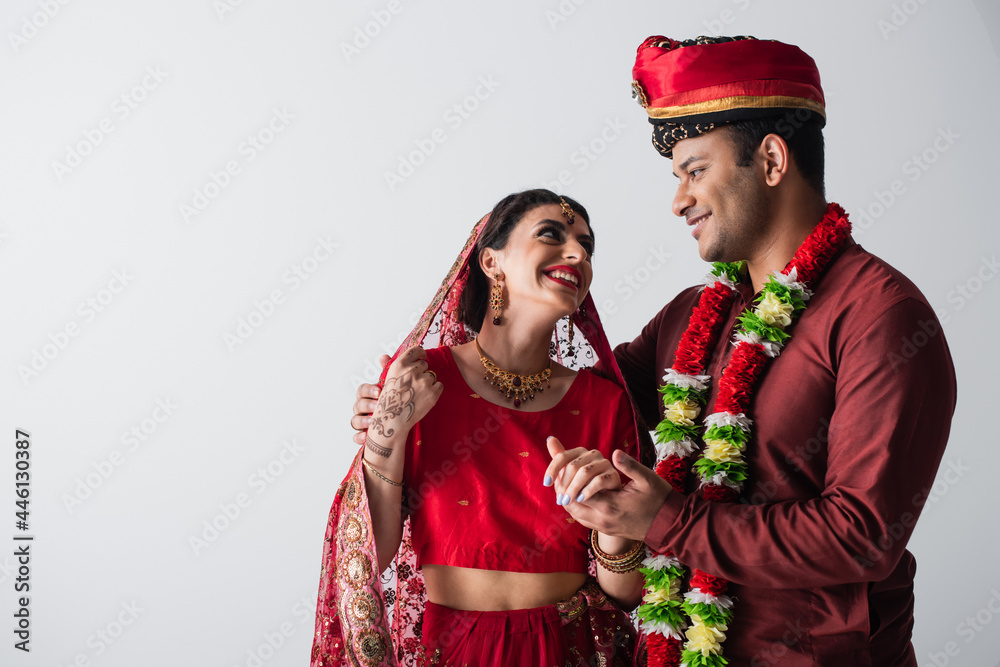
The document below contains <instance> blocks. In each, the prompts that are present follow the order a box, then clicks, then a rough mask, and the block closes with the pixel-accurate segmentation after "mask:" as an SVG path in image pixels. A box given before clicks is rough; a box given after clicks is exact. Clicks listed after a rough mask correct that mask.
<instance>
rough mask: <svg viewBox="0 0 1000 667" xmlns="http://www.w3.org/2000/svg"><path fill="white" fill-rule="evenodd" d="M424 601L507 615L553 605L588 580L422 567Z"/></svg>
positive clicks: (577, 576)
mask: <svg viewBox="0 0 1000 667" xmlns="http://www.w3.org/2000/svg"><path fill="white" fill-rule="evenodd" d="M423 574H424V583H425V584H426V585H427V599H428V600H430V601H431V602H433V603H434V604H439V605H442V606H444V607H450V608H452V609H462V610H465V611H509V610H511V609H533V608H535V607H544V606H547V605H550V604H555V603H556V602H559V601H560V600H565V599H567V598H569V597H571V596H572V595H573V594H574V593H576V592H577V591H578V590H579V589H580V587H581V586H583V584H584V582H585V581H586V580H587V575H585V574H575V573H572V572H546V573H527V572H503V571H499V570H477V569H472V568H467V567H451V566H449V565H428V564H424V566H423Z"/></svg>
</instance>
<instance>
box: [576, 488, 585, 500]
mask: <svg viewBox="0 0 1000 667" xmlns="http://www.w3.org/2000/svg"><path fill="white" fill-rule="evenodd" d="M583 501H584V495H583V492H582V491H581V492H580V495H578V496H577V497H576V502H578V503H582V502H583Z"/></svg>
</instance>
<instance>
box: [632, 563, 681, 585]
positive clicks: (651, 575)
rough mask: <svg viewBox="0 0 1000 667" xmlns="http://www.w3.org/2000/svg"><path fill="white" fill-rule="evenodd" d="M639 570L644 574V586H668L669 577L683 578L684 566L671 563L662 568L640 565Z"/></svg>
mask: <svg viewBox="0 0 1000 667" xmlns="http://www.w3.org/2000/svg"><path fill="white" fill-rule="evenodd" d="M639 571H640V572H642V573H643V574H644V575H646V588H652V587H656V588H669V587H670V580H671V579H683V578H684V568H683V567H678V566H676V565H672V566H670V567H665V568H663V569H662V570H654V569H652V568H648V567H640V568H639Z"/></svg>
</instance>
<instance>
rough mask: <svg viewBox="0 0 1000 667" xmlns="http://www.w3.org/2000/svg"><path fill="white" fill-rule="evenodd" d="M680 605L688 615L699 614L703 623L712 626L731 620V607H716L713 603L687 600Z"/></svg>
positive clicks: (725, 623) (727, 622)
mask: <svg viewBox="0 0 1000 667" xmlns="http://www.w3.org/2000/svg"><path fill="white" fill-rule="evenodd" d="M681 607H682V608H683V609H684V613H685V614H687V615H688V616H695V615H697V616H700V617H701V620H702V622H704V624H705V625H709V626H712V627H718V626H720V625H729V623H730V622H731V621H732V620H733V610H732V609H725V608H722V607H717V606H715V605H714V604H708V603H707V602H691V601H689V600H684V602H683V603H681Z"/></svg>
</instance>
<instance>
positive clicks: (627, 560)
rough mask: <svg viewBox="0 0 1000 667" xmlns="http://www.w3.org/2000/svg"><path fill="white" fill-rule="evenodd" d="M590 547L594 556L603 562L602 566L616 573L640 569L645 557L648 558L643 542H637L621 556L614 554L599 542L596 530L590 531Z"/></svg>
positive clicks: (599, 561)
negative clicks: (603, 547) (602, 547)
mask: <svg viewBox="0 0 1000 667" xmlns="http://www.w3.org/2000/svg"><path fill="white" fill-rule="evenodd" d="M590 548H591V550H592V551H593V552H594V558H596V559H597V562H598V563H600V564H601V567H603V568H604V569H605V570H607V571H608V572H614V573H615V574H624V573H626V572H632V571H633V570H637V569H639V566H640V565H641V564H642V561H643V559H645V558H646V545H645V544H644V543H642V542H638V543H636V545H635V546H634V547H633V548H632V549H631V550H629V551H626V552H625V553H623V554H621V555H619V556H612V555H611V554H609V553H607V552H605V551H603V550H602V549H601V547H600V546H599V545H598V543H597V531H596V530H591V531H590Z"/></svg>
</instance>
